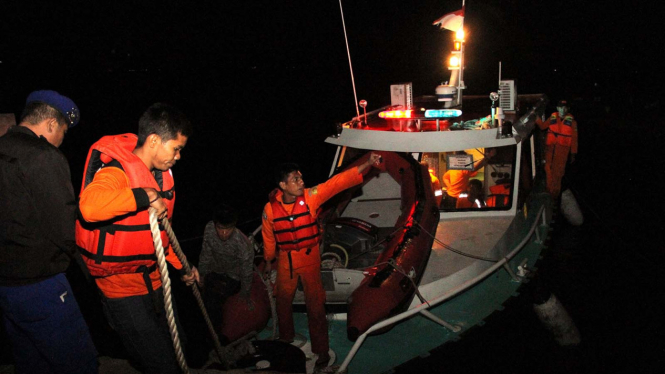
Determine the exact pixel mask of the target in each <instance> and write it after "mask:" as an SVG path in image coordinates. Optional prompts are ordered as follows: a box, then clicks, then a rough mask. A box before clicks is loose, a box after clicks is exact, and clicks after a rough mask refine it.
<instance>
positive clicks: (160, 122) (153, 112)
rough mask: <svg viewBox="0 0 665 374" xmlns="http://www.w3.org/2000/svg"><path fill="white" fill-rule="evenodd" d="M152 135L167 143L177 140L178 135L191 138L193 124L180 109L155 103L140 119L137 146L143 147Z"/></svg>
mask: <svg viewBox="0 0 665 374" xmlns="http://www.w3.org/2000/svg"><path fill="white" fill-rule="evenodd" d="M151 134H157V135H159V136H160V137H161V138H162V142H164V143H165V142H168V141H169V140H173V139H176V138H177V137H178V134H181V135H182V136H186V137H189V136H190V135H191V134H192V124H191V123H190V122H189V120H188V119H187V117H186V116H185V115H184V114H183V113H182V112H181V111H180V110H179V109H177V108H175V107H172V106H170V105H167V104H164V103H155V104H152V105H151V106H150V107H149V108H148V109H147V110H146V111H145V112H143V115H141V118H140V119H139V133H138V137H139V140H138V143H137V144H136V146H137V147H140V146H142V145H143V143H145V141H146V139H147V138H148V136H150V135H151Z"/></svg>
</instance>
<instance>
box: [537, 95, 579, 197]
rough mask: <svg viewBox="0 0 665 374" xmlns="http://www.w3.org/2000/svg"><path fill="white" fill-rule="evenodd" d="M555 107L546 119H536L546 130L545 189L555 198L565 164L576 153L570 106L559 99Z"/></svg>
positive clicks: (574, 130)
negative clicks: (554, 110)
mask: <svg viewBox="0 0 665 374" xmlns="http://www.w3.org/2000/svg"><path fill="white" fill-rule="evenodd" d="M556 109H557V111H556V112H554V113H552V115H551V116H550V118H549V119H547V120H546V121H542V120H540V118H539V119H538V120H536V124H537V125H538V127H539V128H540V129H541V130H545V131H546V140H545V176H546V178H547V191H548V192H549V193H550V194H551V195H552V197H553V198H555V199H556V198H558V197H559V194H560V193H561V179H563V176H564V174H565V173H566V164H567V163H568V160H570V163H571V164H572V163H573V162H575V156H576V155H577V121H575V118H574V117H573V115H572V114H570V113H569V112H568V110H570V107H569V106H568V102H567V101H566V100H561V101H559V102H558V103H557V105H556ZM569 155H570V158H569V157H568V156H569Z"/></svg>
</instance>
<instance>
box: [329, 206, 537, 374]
mask: <svg viewBox="0 0 665 374" xmlns="http://www.w3.org/2000/svg"><path fill="white" fill-rule="evenodd" d="M544 210H545V206H544V205H543V206H541V207H540V209H539V210H538V213H536V217H539V216H541V213H544ZM540 221H541V220H540V219H538V218H537V219H536V220H535V222H534V223H533V225H532V226H531V229H530V230H529V233H528V235H526V236H525V237H524V239H522V241H521V242H520V243H519V244H518V245H516V246H515V249H513V250H512V251H511V252H510V253H508V255H506V256H505V257H504V258H502V259H501V260H500V261H499V262H497V263H495V264H494V265H492V266H491V267H490V268H488V269H487V270H485V271H484V272H483V273H482V274H480V275H478V276H476V277H475V278H473V279H470V280H468V281H466V282H464V283H462V284H460V285H459V286H457V287H455V288H453V289H452V290H450V291H448V292H447V293H445V294H443V295H441V296H439V297H438V298H436V299H434V300H432V301H428V302H425V303H423V304H420V305H418V306H417V307H415V308H413V309H409V310H407V311H404V312H402V313H400V314H397V315H394V316H392V317H390V318H388V319H385V320H383V321H381V322H378V323H377V324H375V325H373V326H372V327H370V328H369V329H367V331H365V332H364V333H363V334H362V335H360V337H358V339H357V340H356V342H355V344H353V347H352V348H351V350H350V351H349V353H348V354H347V355H346V358H345V359H344V362H342V365H341V366H340V367H339V369H338V370H337V371H336V373H342V372H344V371H345V370H346V368H347V367H348V366H349V363H350V362H351V360H352V359H353V357H354V356H355V355H356V353H357V352H358V350H359V349H360V346H361V345H362V343H363V342H364V341H365V339H366V338H367V336H368V335H369V334H370V333H372V332H374V331H377V330H379V329H382V328H384V327H386V326H389V325H392V324H394V323H397V322H399V321H402V320H405V319H407V318H409V317H411V316H412V315H414V314H416V313H420V312H421V311H424V310H427V309H430V308H433V307H435V306H436V305H438V304H440V303H442V302H443V301H445V300H448V299H450V298H452V297H453V296H455V295H457V294H459V293H460V292H463V291H465V290H467V289H468V288H470V287H471V286H473V285H475V284H476V283H478V282H480V281H481V280H483V279H485V278H486V277H488V276H490V275H491V274H492V273H494V272H495V271H496V270H497V269H499V268H501V267H502V266H503V265H504V264H506V263H507V262H508V261H510V260H511V259H512V258H513V257H514V256H515V255H516V254H517V253H518V252H519V251H520V250H521V249H522V247H524V246H525V245H526V243H527V242H528V241H529V240H530V239H531V238H532V237H533V233H534V231H535V230H536V227H537V226H538V223H539V222H540ZM542 221H543V225H546V224H547V222H546V218H545V214H542Z"/></svg>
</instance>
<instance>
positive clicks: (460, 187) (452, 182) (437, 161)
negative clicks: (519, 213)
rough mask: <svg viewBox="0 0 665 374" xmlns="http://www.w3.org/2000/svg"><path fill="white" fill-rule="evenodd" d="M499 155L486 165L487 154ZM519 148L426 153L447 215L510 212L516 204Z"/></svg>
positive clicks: (434, 183) (437, 195) (436, 188)
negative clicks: (471, 212)
mask: <svg viewBox="0 0 665 374" xmlns="http://www.w3.org/2000/svg"><path fill="white" fill-rule="evenodd" d="M488 152H490V153H492V152H496V154H495V155H494V156H493V157H491V159H490V160H488V161H485V160H484V159H485V154H486V153H488ZM515 154H516V146H514V145H513V146H507V147H499V148H491V149H490V148H484V149H483V148H478V149H465V150H459V151H454V152H427V153H423V155H422V161H423V162H425V163H427V166H428V168H429V171H430V178H431V181H432V189H433V190H434V195H435V197H436V199H437V204H439V209H440V210H443V211H474V210H507V209H510V208H511V206H512V204H513V201H512V196H513V187H514V185H515V183H514V182H515Z"/></svg>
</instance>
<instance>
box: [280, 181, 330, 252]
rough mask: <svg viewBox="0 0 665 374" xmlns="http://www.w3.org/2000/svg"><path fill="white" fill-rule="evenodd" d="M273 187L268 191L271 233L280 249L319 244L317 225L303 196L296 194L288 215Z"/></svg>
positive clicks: (295, 248)
mask: <svg viewBox="0 0 665 374" xmlns="http://www.w3.org/2000/svg"><path fill="white" fill-rule="evenodd" d="M278 193H281V191H280V190H279V189H275V190H274V191H273V192H271V193H270V206H271V208H272V215H273V220H272V222H273V233H274V234H275V241H276V244H277V248H279V250H280V251H298V250H300V249H305V248H311V247H314V246H315V245H317V244H319V238H320V234H319V225H318V223H317V222H316V219H315V218H314V217H313V216H312V214H311V212H310V211H309V206H307V203H306V202H305V197H304V196H298V198H296V201H295V202H294V204H295V205H294V206H293V211H292V212H291V215H289V214H288V213H287V212H286V210H285V209H284V207H283V206H282V204H281V203H280V202H279V201H278V200H277V194H278Z"/></svg>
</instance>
